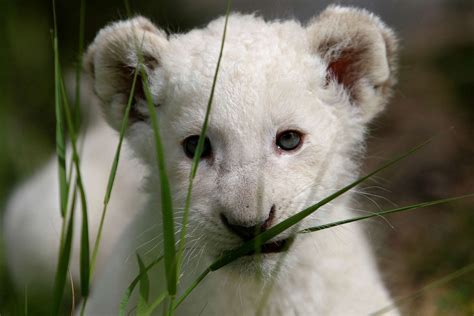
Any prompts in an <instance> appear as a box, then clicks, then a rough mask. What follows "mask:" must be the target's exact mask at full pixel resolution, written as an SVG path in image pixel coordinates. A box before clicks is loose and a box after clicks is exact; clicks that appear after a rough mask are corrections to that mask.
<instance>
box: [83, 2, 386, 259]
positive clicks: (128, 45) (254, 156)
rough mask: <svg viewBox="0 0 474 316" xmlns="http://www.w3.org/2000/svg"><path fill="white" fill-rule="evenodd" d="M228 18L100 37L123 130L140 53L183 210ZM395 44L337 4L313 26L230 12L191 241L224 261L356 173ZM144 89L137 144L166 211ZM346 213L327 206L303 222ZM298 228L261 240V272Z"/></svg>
mask: <svg viewBox="0 0 474 316" xmlns="http://www.w3.org/2000/svg"><path fill="white" fill-rule="evenodd" d="M223 24H224V19H223V18H221V19H218V20H216V21H214V22H211V23H210V24H209V26H208V27H206V28H204V29H200V30H194V31H191V32H189V33H187V34H182V35H171V36H167V35H166V34H165V33H164V32H163V31H161V30H159V29H157V28H156V27H155V26H154V25H153V24H151V23H150V22H149V21H148V20H146V19H144V18H141V17H138V18H134V19H131V20H127V21H123V22H118V23H114V24H111V25H110V26H108V27H106V28H105V29H103V30H102V31H101V32H100V33H99V34H98V36H97V38H96V39H95V41H94V43H93V44H92V45H91V47H90V48H89V51H88V55H87V56H86V61H87V68H88V70H89V72H90V73H91V76H92V78H93V80H94V89H95V91H96V93H97V95H98V96H99V98H100V99H101V101H102V107H103V110H104V113H105V115H106V118H107V119H108V121H109V123H110V124H111V125H112V126H113V127H115V128H118V126H119V125H120V122H121V120H122V116H123V113H124V108H125V106H126V103H127V98H128V95H129V93H130V87H131V82H132V78H133V73H134V69H135V67H136V65H137V62H138V59H139V57H138V56H139V55H141V56H143V63H144V69H145V71H146V73H147V80H148V81H147V83H146V84H148V86H149V88H150V92H151V94H152V99H153V103H154V105H155V107H156V112H157V118H158V122H159V128H160V131H161V137H162V141H163V146H164V151H165V155H166V167H167V170H168V175H169V177H170V182H171V187H172V191H173V197H174V199H175V206H176V209H177V210H176V212H177V213H179V212H180V211H181V210H182V207H183V206H184V199H185V196H186V190H187V186H188V182H189V174H190V170H191V165H192V157H193V154H194V151H195V149H196V145H197V140H198V135H199V134H200V131H201V128H202V124H203V121H204V117H205V113H206V108H207V105H208V101H209V96H210V91H211V85H212V81H213V77H214V72H215V68H216V63H217V58H218V55H219V49H220V45H221V39H222V30H223ZM394 50H395V39H394V36H393V34H392V32H391V31H390V30H389V29H387V28H386V27H385V26H384V25H383V24H382V22H380V21H379V20H378V19H377V18H376V17H374V16H373V15H371V14H369V13H367V12H365V11H360V10H355V9H344V8H339V7H330V8H328V9H327V10H326V11H324V12H323V13H322V14H321V15H319V16H318V17H316V18H315V19H313V21H312V22H310V24H309V25H308V26H307V27H303V26H301V25H300V24H298V23H296V22H294V21H287V22H265V21H263V20H262V19H261V18H256V17H254V16H246V15H238V14H237V15H231V16H230V18H229V26H228V32H227V38H226V42H225V48H224V54H223V57H222V63H221V68H220V71H219V73H218V78H217V85H216V90H215V94H214V99H213V102H212V110H211V114H210V121H209V125H208V129H207V134H206V141H205V148H204V152H203V155H202V158H201V161H200V164H199V168H198V171H197V175H196V178H195V180H194V190H193V196H192V204H191V209H190V223H189V225H190V228H189V230H188V231H190V234H191V235H192V237H191V238H190V240H193V241H194V243H195V244H198V246H199V247H201V248H202V247H204V248H205V249H206V252H207V253H208V254H209V255H210V256H212V257H216V256H218V255H220V254H221V253H222V252H223V251H225V250H230V249H232V248H235V247H236V246H238V245H239V244H241V243H242V242H243V241H245V240H249V239H252V238H253V236H254V235H255V234H256V233H257V232H259V231H263V230H266V229H269V228H270V227H272V226H274V225H275V224H277V223H279V222H281V221H283V220H284V219H286V218H288V217H289V216H291V215H293V214H295V213H297V212H298V211H300V210H302V209H303V208H304V207H306V206H309V205H311V204H314V203H316V202H318V201H319V200H320V199H322V198H324V197H325V196H327V195H329V194H330V193H332V192H334V191H335V190H337V189H339V188H340V187H342V186H343V185H344V184H347V183H348V182H349V181H350V180H351V179H353V178H354V177H355V176H356V172H357V169H356V162H355V159H356V157H358V156H359V154H358V153H359V152H360V151H361V149H362V145H363V138H364V132H365V125H366V123H367V122H368V121H369V120H370V119H371V118H372V117H373V116H375V115H376V114H377V113H378V112H379V111H380V110H381V109H382V108H383V106H384V104H385V102H386V100H387V99H388V97H389V93H390V88H391V86H392V84H393V82H394V78H393V75H394V65H393V60H394V55H395V52H394ZM143 95H144V93H143V86H142V85H141V84H138V85H137V89H136V91H135V96H134V103H133V107H132V110H131V114H130V118H129V122H130V126H129V129H128V132H127V139H128V141H129V143H130V144H131V145H132V146H133V147H134V148H135V150H136V152H137V155H138V156H139V157H140V158H141V159H142V160H143V161H144V162H145V163H147V164H148V165H149V166H150V172H151V175H150V186H149V189H150V196H151V198H152V199H153V200H155V201H156V203H155V205H156V208H159V205H160V204H159V202H158V201H157V199H158V197H159V194H160V193H159V192H160V191H159V187H158V186H159V180H158V170H157V168H156V158H155V156H154V155H155V154H154V153H155V148H154V135H153V133H152V130H151V127H150V118H149V112H148V110H147V105H146V103H145V101H144V97H143ZM151 205H154V204H153V203H152V204H151ZM336 213H337V209H335V208H333V207H329V206H328V207H325V208H324V209H322V210H321V211H319V212H317V213H315V214H314V216H312V217H310V218H308V219H306V220H305V221H303V222H302V223H301V224H300V227H307V226H312V225H316V224H317V223H319V222H320V220H321V219H325V220H327V219H328V218H331V217H337V214H336ZM293 234H294V231H291V230H290V231H288V232H284V233H282V234H281V235H279V236H277V237H276V238H274V239H273V240H271V241H270V242H267V243H266V244H265V245H263V246H262V248H261V252H262V254H263V256H262V258H263V260H262V261H261V262H262V264H263V265H267V266H272V265H273V264H274V263H275V262H276V260H277V258H278V256H279V254H281V253H282V252H284V251H286V250H287V248H288V246H289V245H290V241H292V240H293ZM289 251H291V248H290V250H289ZM250 261H252V259H251V258H248V257H247V258H243V259H241V263H243V262H250Z"/></svg>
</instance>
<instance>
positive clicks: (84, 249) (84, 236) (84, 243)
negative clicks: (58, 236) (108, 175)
mask: <svg viewBox="0 0 474 316" xmlns="http://www.w3.org/2000/svg"><path fill="white" fill-rule="evenodd" d="M60 84H61V93H62V97H63V109H64V113H65V114H66V115H65V116H66V122H67V128H68V132H69V135H70V139H71V147H72V157H73V162H74V167H75V169H76V182H77V187H78V189H79V197H80V199H81V209H82V225H81V255H80V271H81V295H82V296H83V297H87V295H88V293H89V272H90V258H89V222H88V214H87V198H86V193H85V190H84V185H83V181H82V176H81V167H80V160H79V155H78V151H77V136H76V130H75V127H74V122H73V120H72V115H71V110H70V107H69V102H68V100H67V95H66V89H65V88H64V81H63V79H62V77H60Z"/></svg>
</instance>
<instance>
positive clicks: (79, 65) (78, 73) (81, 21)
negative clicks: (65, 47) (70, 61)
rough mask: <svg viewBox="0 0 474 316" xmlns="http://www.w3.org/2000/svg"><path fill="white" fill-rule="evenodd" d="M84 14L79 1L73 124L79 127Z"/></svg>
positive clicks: (82, 0) (82, 1)
mask: <svg viewBox="0 0 474 316" xmlns="http://www.w3.org/2000/svg"><path fill="white" fill-rule="evenodd" d="M85 16H86V2H85V0H81V1H80V8H79V43H78V52H77V64H76V91H75V93H76V95H75V98H74V112H73V113H74V124H75V126H77V127H79V125H80V123H81V75H82V57H83V53H84V24H85Z"/></svg>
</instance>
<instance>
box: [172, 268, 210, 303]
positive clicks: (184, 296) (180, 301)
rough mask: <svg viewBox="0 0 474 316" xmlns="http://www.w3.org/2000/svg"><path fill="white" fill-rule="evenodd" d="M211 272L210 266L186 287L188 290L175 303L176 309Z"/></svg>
mask: <svg viewBox="0 0 474 316" xmlns="http://www.w3.org/2000/svg"><path fill="white" fill-rule="evenodd" d="M210 272H211V269H210V267H209V268H207V269H206V270H204V272H203V273H201V275H200V276H199V277H197V279H196V280H194V282H193V283H192V284H191V285H190V286H189V287H188V288H187V289H186V291H185V292H184V293H183V294H182V295H181V296H180V297H179V298H178V299H177V300H176V302H175V303H174V305H173V309H176V308H177V307H178V306H179V305H180V304H181V303H182V302H183V301H184V300H185V299H186V297H188V295H189V294H191V292H192V291H193V290H194V289H195V288H196V287H197V286H198V285H199V284H200V283H201V282H202V280H204V278H205V277H206V276H207V275H208V274H209V273H210Z"/></svg>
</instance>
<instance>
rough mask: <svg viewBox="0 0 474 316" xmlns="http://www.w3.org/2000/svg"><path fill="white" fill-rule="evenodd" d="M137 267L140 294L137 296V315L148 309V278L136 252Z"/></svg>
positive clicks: (143, 313)
mask: <svg viewBox="0 0 474 316" xmlns="http://www.w3.org/2000/svg"><path fill="white" fill-rule="evenodd" d="M137 261H138V267H139V270H140V282H139V283H140V295H139V297H138V306H137V315H138V316H144V315H147V314H146V311H147V310H148V297H149V294H150V280H149V279H148V273H147V271H145V270H146V267H145V264H144V263H143V261H142V259H141V258H140V255H139V254H138V253H137Z"/></svg>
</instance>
